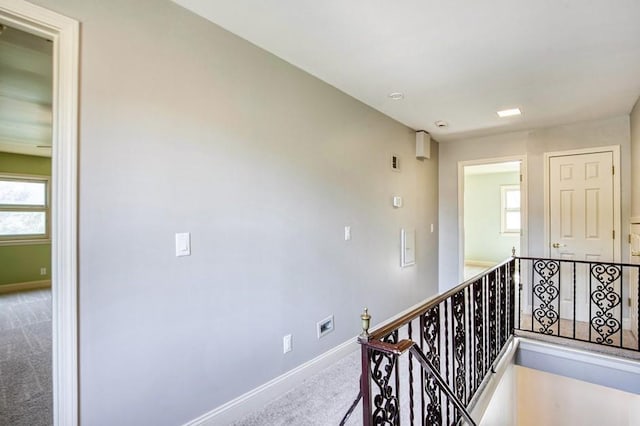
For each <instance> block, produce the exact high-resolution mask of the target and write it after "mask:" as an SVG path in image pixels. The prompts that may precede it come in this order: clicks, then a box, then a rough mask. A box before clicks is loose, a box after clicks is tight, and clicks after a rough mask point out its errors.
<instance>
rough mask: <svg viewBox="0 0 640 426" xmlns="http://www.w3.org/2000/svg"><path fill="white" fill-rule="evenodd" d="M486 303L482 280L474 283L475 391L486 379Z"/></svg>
mask: <svg viewBox="0 0 640 426" xmlns="http://www.w3.org/2000/svg"><path fill="white" fill-rule="evenodd" d="M483 309H484V303H483V291H482V279H479V280H477V281H476V282H474V283H473V326H474V333H475V341H476V347H475V366H476V377H475V383H476V384H475V389H474V391H475V390H476V389H478V387H479V386H480V383H481V382H482V379H483V378H484V373H485V368H484V365H485V363H484V326H483V323H484V313H483V312H484V310H483Z"/></svg>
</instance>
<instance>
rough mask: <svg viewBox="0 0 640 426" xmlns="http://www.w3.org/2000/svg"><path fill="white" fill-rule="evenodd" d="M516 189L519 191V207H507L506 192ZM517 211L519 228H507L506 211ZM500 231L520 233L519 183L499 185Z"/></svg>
mask: <svg viewBox="0 0 640 426" xmlns="http://www.w3.org/2000/svg"><path fill="white" fill-rule="evenodd" d="M515 190H517V191H518V192H519V193H520V207H518V208H517V209H515V208H507V203H506V199H507V193H508V192H510V191H515ZM513 212H518V213H519V214H520V229H518V230H514V229H507V213H513ZM500 233H501V234H502V235H509V236H517V235H520V234H521V233H522V188H520V185H519V184H512V185H500Z"/></svg>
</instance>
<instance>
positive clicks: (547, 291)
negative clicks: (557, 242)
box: [533, 259, 560, 334]
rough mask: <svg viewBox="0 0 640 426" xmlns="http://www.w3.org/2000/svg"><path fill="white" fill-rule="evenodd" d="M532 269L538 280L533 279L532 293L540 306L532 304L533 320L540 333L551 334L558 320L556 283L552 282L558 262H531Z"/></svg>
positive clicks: (558, 291) (556, 271) (558, 267)
mask: <svg viewBox="0 0 640 426" xmlns="http://www.w3.org/2000/svg"><path fill="white" fill-rule="evenodd" d="M533 269H534V271H535V273H536V274H537V276H538V277H539V278H540V280H539V281H537V282H536V281H535V279H534V286H533V293H534V295H535V296H536V297H537V298H538V300H540V304H539V305H538V306H537V307H536V306H535V302H534V309H533V318H534V319H535V321H537V322H538V324H540V328H539V329H538V331H539V332H540V333H543V334H553V330H552V329H551V327H553V325H554V324H556V323H557V322H558V321H559V320H560V317H559V315H558V310H557V309H556V306H555V304H554V301H555V300H556V299H557V298H558V296H559V295H560V290H559V286H558V283H557V282H556V281H555V280H554V278H555V277H556V275H558V272H559V271H560V262H559V261H556V260H543V259H540V260H536V261H534V262H533ZM558 276H559V275H558Z"/></svg>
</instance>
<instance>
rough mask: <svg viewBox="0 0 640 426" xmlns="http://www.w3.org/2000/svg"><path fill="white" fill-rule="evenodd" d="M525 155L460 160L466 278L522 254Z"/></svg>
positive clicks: (463, 270) (462, 254)
mask: <svg viewBox="0 0 640 426" xmlns="http://www.w3.org/2000/svg"><path fill="white" fill-rule="evenodd" d="M524 168H525V165H524V158H520V157H517V158H507V159H505V158H502V159H494V160H491V159H490V160H479V161H466V162H461V163H460V176H459V178H460V179H459V185H460V188H459V194H460V195H459V201H460V204H461V208H460V210H461V214H460V236H461V244H460V257H459V258H460V260H461V261H460V271H459V274H460V277H461V278H462V280H463V281H466V280H468V279H470V278H472V277H474V276H476V275H478V274H480V273H482V272H483V271H485V270H486V269H488V268H491V267H493V266H495V265H496V264H498V263H500V262H501V261H503V260H505V259H506V258H507V257H509V256H511V255H512V251H513V249H515V251H516V254H517V255H521V254H522V247H524V244H523V240H524V238H525V230H526V186H525V185H524V177H525V172H524Z"/></svg>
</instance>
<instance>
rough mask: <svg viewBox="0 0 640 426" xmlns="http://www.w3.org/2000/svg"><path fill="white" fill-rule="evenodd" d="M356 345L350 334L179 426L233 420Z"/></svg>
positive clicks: (204, 425) (214, 425)
mask: <svg viewBox="0 0 640 426" xmlns="http://www.w3.org/2000/svg"><path fill="white" fill-rule="evenodd" d="M436 297H438V295H437V294H436V295H433V296H431V297H429V298H427V299H425V300H422V301H420V302H418V303H416V304H415V305H413V306H411V307H409V308H407V309H405V310H404V311H402V312H400V313H399V314H396V315H394V316H392V317H391V318H388V319H386V320H385V321H381V322H380V323H377V324H375V325H374V326H373V327H371V330H375V329H377V328H380V327H383V326H385V325H387V324H389V323H391V322H393V321H395V320H397V319H398V318H401V317H403V316H404V315H405V314H407V313H408V312H411V311H413V310H414V309H416V308H417V307H419V306H420V305H423V304H425V303H426V302H428V301H429V300H431V299H434V298H436ZM359 348H360V345H359V344H358V343H357V336H356V337H353V338H351V339H349V340H347V341H346V342H344V343H342V344H340V345H338V346H336V347H335V348H333V349H331V350H329V351H327V352H325V353H323V354H321V355H319V356H317V357H315V358H314V359H312V360H310V361H307V362H305V363H304V364H301V365H299V366H298V367H296V368H294V369H293V370H289V371H287V372H286V373H284V374H282V375H281V376H278V377H276V378H275V379H273V380H270V381H268V382H267V383H265V384H263V385H261V386H258V387H257V388H255V389H252V390H250V391H249V392H247V393H245V394H243V395H240V396H239V397H237V398H235V399H232V400H231V401H229V402H227V403H225V404H222V405H221V406H219V407H218V408H215V409H213V410H211V411H209V412H208V413H205V414H203V415H202V416H200V417H198V418H197V419H194V420H191V421H190V422H187V423H185V424H184V425H183V426H218V425H228V424H230V423H233V422H234V421H236V420H239V419H240V418H242V417H243V416H245V415H247V414H248V413H251V412H253V411H256V410H259V409H261V408H263V407H264V406H265V405H266V404H267V403H268V402H270V401H272V400H274V399H275V398H277V397H279V396H282V395H283V394H284V393H285V392H287V391H289V390H291V389H292V388H294V387H295V386H297V385H299V384H300V383H302V381H303V380H305V379H306V378H308V377H311V376H312V375H314V374H316V373H318V372H319V371H321V370H323V369H324V368H326V367H328V366H329V365H331V364H333V363H334V362H336V361H338V360H340V359H342V358H344V357H345V356H347V355H349V354H350V353H352V352H353V351H355V350H358V349H359Z"/></svg>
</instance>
